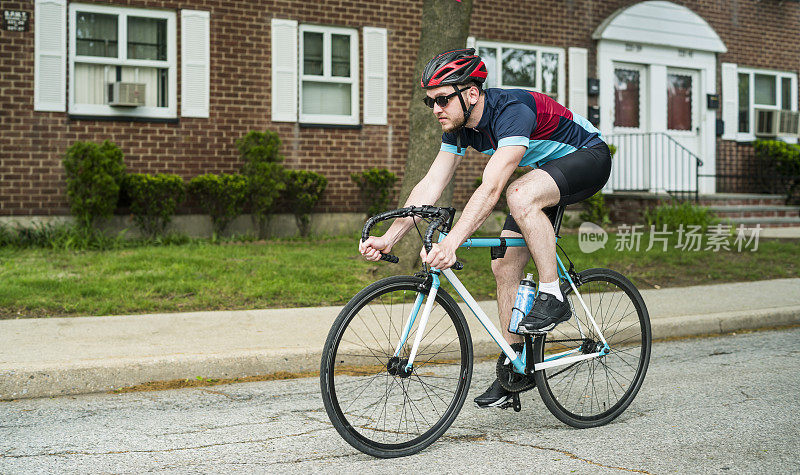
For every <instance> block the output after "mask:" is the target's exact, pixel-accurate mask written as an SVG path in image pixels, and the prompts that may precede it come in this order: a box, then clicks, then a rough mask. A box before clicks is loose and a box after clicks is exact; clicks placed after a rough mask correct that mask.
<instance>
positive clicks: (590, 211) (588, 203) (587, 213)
mask: <svg viewBox="0 0 800 475" xmlns="http://www.w3.org/2000/svg"><path fill="white" fill-rule="evenodd" d="M583 205H584V210H583V211H582V212H581V214H580V215H579V217H580V219H581V220H583V221H589V222H591V223H595V224H597V225H598V226H605V225H607V224H609V223H611V213H610V212H609V209H608V205H606V199H605V197H604V196H603V192H602V191H598V192H597V193H595V194H594V195H592V196H591V197H590V198H588V199H587V200H585V201H584V202H583Z"/></svg>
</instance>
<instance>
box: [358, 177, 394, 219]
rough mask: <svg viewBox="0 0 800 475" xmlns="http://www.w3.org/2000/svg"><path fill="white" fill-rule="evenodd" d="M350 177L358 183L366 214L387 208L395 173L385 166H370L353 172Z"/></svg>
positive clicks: (373, 214)
mask: <svg viewBox="0 0 800 475" xmlns="http://www.w3.org/2000/svg"><path fill="white" fill-rule="evenodd" d="M350 178H352V179H353V181H354V182H355V183H356V185H358V189H359V192H360V195H361V199H362V202H363V203H364V208H365V209H364V211H366V213H367V216H375V215H376V214H378V213H382V212H384V211H386V210H388V209H389V206H390V204H391V203H392V195H393V191H394V185H395V183H397V175H395V174H394V173H392V172H390V171H389V170H387V169H385V168H370V169H369V170H364V171H363V172H361V173H353V174H351V175H350Z"/></svg>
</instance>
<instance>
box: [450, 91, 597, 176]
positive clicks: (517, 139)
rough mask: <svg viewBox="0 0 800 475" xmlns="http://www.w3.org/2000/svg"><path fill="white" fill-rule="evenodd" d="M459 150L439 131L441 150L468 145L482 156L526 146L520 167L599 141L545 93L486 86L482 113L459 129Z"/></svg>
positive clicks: (453, 138) (594, 132) (587, 125)
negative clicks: (472, 123)
mask: <svg viewBox="0 0 800 475" xmlns="http://www.w3.org/2000/svg"><path fill="white" fill-rule="evenodd" d="M458 133H460V134H461V147H462V148H461V151H460V153H459V151H458V150H457V147H456V133H444V134H443V135H442V146H441V150H443V151H445V152H451V153H454V154H456V155H464V147H467V146H470V147H472V148H474V149H475V150H477V151H479V152H481V153H485V154H487V155H491V154H493V153H494V152H495V151H496V150H497V149H498V148H500V147H504V146H508V145H521V146H523V147H525V148H527V150H526V151H525V155H523V157H522V160H520V162H519V166H521V167H522V166H532V167H539V166H541V165H543V164H544V163H546V162H549V161H550V160H555V159H556V158H560V157H563V156H564V155H567V154H570V153H572V152H574V151H575V150H577V149H580V148H586V147H593V146H595V145H598V144H601V143H603V139H602V136H601V135H600V131H599V130H597V129H596V128H595V127H594V126H593V125H592V124H590V123H589V121H588V120H586V119H585V118H583V117H581V116H579V115H578V114H575V113H573V112H572V111H570V110H569V109H567V108H566V107H564V106H562V105H561V104H559V103H558V102H556V101H554V100H553V99H551V98H550V97H549V96H547V95H545V94H540V93H538V92H533V91H526V90H523V89H487V90H486V91H484V105H483V115H482V116H481V120H480V122H478V125H477V127H475V128H474V129H471V128H463V129H461V130H460V131H459V132H458Z"/></svg>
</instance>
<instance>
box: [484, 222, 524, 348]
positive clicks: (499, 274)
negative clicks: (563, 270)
mask: <svg viewBox="0 0 800 475" xmlns="http://www.w3.org/2000/svg"><path fill="white" fill-rule="evenodd" d="M500 236H501V237H505V238H521V237H522V234H520V233H518V232H515V231H509V230H507V229H504V230H503V232H501V233H500ZM530 258H531V254H530V252H528V250H527V249H525V248H524V247H509V248H508V249H507V250H506V255H505V257H502V258H500V259H494V260H492V272H493V273H494V278H495V280H496V281H497V311H498V315H499V316H500V327H501V328H500V329H501V330H502V331H503V338H505V339H506V341H507V342H508V344H509V345H512V344H514V343H521V342H522V337H521V336H520V335H517V334H516V333H511V332H509V331H508V324H509V322H510V321H511V310H512V309H513V308H514V300H516V297H517V288H518V287H519V281H520V280H521V279H522V271H523V269H525V265H526V264H527V263H528V260H529V259H530Z"/></svg>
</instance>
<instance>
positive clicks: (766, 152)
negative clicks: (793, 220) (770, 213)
mask: <svg viewBox="0 0 800 475" xmlns="http://www.w3.org/2000/svg"><path fill="white" fill-rule="evenodd" d="M753 149H754V150H755V155H756V160H757V161H758V163H759V165H760V166H759V167H758V168H759V170H760V171H761V173H765V172H766V174H769V172H770V171H772V172H774V173H775V174H777V175H778V180H777V181H778V182H777V183H775V185H777V186H778V190H779V191H780V192H782V193H785V194H786V203H789V202H791V201H792V200H793V198H794V197H795V194H796V193H797V192H798V191H800V147H798V146H797V145H794V144H789V143H786V142H782V141H780V140H757V141H755V142H753ZM769 191H771V190H769Z"/></svg>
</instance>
